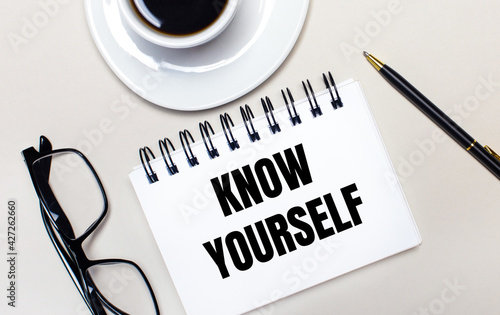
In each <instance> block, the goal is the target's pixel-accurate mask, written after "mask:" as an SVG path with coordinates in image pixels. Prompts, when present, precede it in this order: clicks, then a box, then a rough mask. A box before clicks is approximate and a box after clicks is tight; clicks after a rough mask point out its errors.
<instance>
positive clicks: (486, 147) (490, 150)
mask: <svg viewBox="0 0 500 315" xmlns="http://www.w3.org/2000/svg"><path fill="white" fill-rule="evenodd" d="M484 148H485V149H486V151H488V153H489V154H491V155H493V156H494V157H495V158H496V159H497V160H499V161H500V156H499V155H498V154H496V152H495V151H493V149H492V148H490V147H489V146H487V145H485V146H484Z"/></svg>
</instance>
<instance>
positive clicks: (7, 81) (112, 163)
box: [0, 0, 500, 315]
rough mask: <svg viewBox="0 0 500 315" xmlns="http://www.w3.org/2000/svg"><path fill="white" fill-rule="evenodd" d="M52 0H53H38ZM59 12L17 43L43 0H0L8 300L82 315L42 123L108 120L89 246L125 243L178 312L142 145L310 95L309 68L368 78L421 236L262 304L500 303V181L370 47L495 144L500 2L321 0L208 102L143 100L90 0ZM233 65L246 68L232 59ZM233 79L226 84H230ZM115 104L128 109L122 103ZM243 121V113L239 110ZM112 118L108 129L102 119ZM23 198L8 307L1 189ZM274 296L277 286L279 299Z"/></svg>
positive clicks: (57, 134)
mask: <svg viewBox="0 0 500 315" xmlns="http://www.w3.org/2000/svg"><path fill="white" fill-rule="evenodd" d="M41 1H42V2H43V1H49V0H41ZM57 3H59V6H58V11H57V13H56V14H53V16H51V17H50V19H49V20H48V22H47V23H46V25H44V26H43V27H40V28H38V30H37V32H36V34H34V35H33V36H32V37H31V38H25V41H23V43H22V44H19V45H15V44H13V43H12V41H11V40H9V38H12V36H15V35H22V28H23V25H24V24H25V23H26V19H27V20H28V21H29V20H32V19H33V17H35V16H36V14H39V12H41V11H42V9H41V6H40V4H39V2H38V1H15V0H3V1H1V3H0V16H1V17H0V33H1V39H0V46H1V47H0V73H1V75H0V104H1V107H0V108H1V109H0V110H1V113H0V126H1V127H0V128H1V129H0V131H1V133H0V134H1V135H2V137H3V141H2V150H1V154H0V165H1V169H0V174H1V178H0V313H2V314H4V313H8V314H88V312H87V311H86V310H85V308H84V305H83V303H82V300H81V298H80V296H79V294H78V293H77V290H76V289H75V288H74V285H73V283H72V282H71V280H70V278H69V277H68V275H67V273H66V271H65V270H64V268H63V267H62V264H61V263H60V261H59V258H58V256H57V255H56V253H55V251H54V249H53V248H52V245H51V243H50V241H49V239H48V237H47V235H46V233H45V231H44V229H43V227H42V224H41V219H40V214H39V208H38V200H37V198H36V196H35V193H34V190H33V188H32V184H31V181H30V179H29V176H28V173H27V170H26V167H25V166H24V162H23V160H22V157H21V155H20V152H21V150H22V149H24V148H26V147H29V146H32V145H37V143H38V137H39V135H40V134H44V135H46V136H47V137H49V139H50V140H51V141H52V143H53V145H54V147H56V148H59V147H76V146H78V145H81V144H82V142H83V141H86V140H87V135H88V134H89V133H91V132H92V131H95V130H97V129H98V128H101V129H104V132H103V136H102V139H99V141H94V143H92V147H91V149H90V150H89V151H90V153H89V154H88V158H89V159H90V160H91V161H92V163H93V165H94V167H95V168H96V170H97V172H98V173H99V176H100V177H101V180H102V181H103V183H104V185H105V188H106V191H107V193H108V197H109V201H110V212H109V216H108V218H107V219H106V221H105V223H104V225H103V226H102V227H101V228H100V232H99V233H98V235H97V236H96V237H95V238H94V239H93V243H92V245H91V248H90V249H89V251H90V253H89V256H91V257H93V258H100V257H123V258H128V259H132V260H134V261H136V262H137V263H139V264H140V265H141V266H142V267H143V269H144V270H145V272H146V273H147V274H148V275H149V276H150V278H151V281H152V284H153V287H154V289H155V291H156V293H157V296H158V297H159V303H160V306H161V310H162V313H163V314H184V311H183V308H182V305H181V302H180V300H179V298H178V296H177V294H176V292H175V288H174V287H173V285H172V283H171V280H170V278H169V275H168V272H167V270H166V268H165V267H164V265H163V262H162V259H161V257H160V254H159V252H158V250H157V248H156V247H155V245H154V242H153V239H152V236H151V234H150V232H149V230H148V226H147V223H146V221H145V218H144V216H143V214H142V211H141V209H140V206H139V203H138V201H137V198H136V196H135V193H134V192H133V189H132V186H131V184H130V182H129V179H128V173H129V171H130V170H131V169H132V167H134V166H135V165H137V164H138V163H139V158H138V154H137V150H138V148H139V147H141V146H144V145H149V146H151V147H155V148H156V142H157V139H158V138H161V137H165V136H168V137H170V138H171V139H173V140H174V143H175V144H176V145H177V146H179V145H180V143H179V141H178V140H177V133H178V131H179V130H182V129H184V128H188V129H190V130H192V131H193V134H194V135H196V138H197V139H198V138H200V137H199V135H198V133H197V132H196V133H195V131H196V130H197V128H198V122H200V121H203V120H205V119H208V120H209V121H211V122H212V123H213V125H214V126H216V129H217V131H219V130H220V126H219V125H218V123H217V122H218V114H219V113H221V112H225V111H227V112H228V113H230V114H231V115H232V116H233V117H236V118H238V117H239V111H238V107H239V106H240V105H244V104H246V103H248V104H249V105H251V106H253V107H254V111H257V112H259V113H260V111H259V110H258V109H259V108H260V104H259V98H260V97H262V96H265V95H267V96H269V97H270V98H271V99H273V100H275V101H274V103H275V106H277V105H278V106H283V104H282V102H281V96H280V94H279V91H280V89H281V88H283V87H286V86H288V87H290V88H291V89H292V90H293V91H294V94H296V95H300V97H302V90H301V86H300V81H301V80H303V79H306V78H309V79H310V80H311V83H312V84H313V85H314V86H315V87H316V90H320V89H322V87H323V83H322V81H321V77H320V74H321V73H322V72H325V71H328V70H331V71H332V72H333V73H334V75H335V78H336V80H337V81H338V82H340V81H343V80H346V79H348V78H351V77H352V78H354V79H356V80H360V81H361V83H362V85H363V87H364V90H365V93H366V96H367V98H368V100H369V103H370V105H371V109H372V111H373V114H374V116H375V119H376V121H377V123H378V125H379V128H380V131H381V133H382V136H383V138H384V141H385V144H386V146H387V150H388V152H389V154H390V156H391V159H392V161H393V164H394V166H395V168H396V170H397V172H398V175H399V178H400V180H401V182H402V186H403V189H404V191H405V194H406V196H407V199H408V202H409V204H410V206H411V208H412V210H413V214H414V216H415V220H416V222H417V224H418V226H419V229H420V232H421V234H422V238H423V244H422V245H421V246H420V247H418V248H416V249H412V250H410V251H407V252H405V253H402V254H399V255H396V256H394V257H390V258H388V259H385V260H383V261H381V262H378V263H376V264H373V265H370V266H367V267H365V268H362V269H360V270H357V271H354V272H352V273H350V274H348V275H345V276H342V277H340V278H337V279H335V280H331V281H328V282H326V283H324V284H322V285H319V286H317V287H314V288H312V289H309V290H307V291H305V292H302V293H299V294H296V295H294V296H291V297H288V298H286V299H283V300H280V301H278V302H275V303H273V304H270V305H269V306H267V307H264V308H262V309H260V310H256V311H255V312H252V314H255V315H257V314H262V315H267V314H272V315H285V314H334V313H335V314H498V313H499V311H500V299H499V298H498V296H499V294H500V287H499V285H498V283H499V280H500V263H499V261H500V232H499V231H500V230H499V227H500V207H499V205H500V194H499V191H500V182H499V180H498V179H496V178H495V177H494V176H493V175H491V174H490V173H489V172H488V171H487V170H485V169H484V168H483V167H482V166H481V165H480V164H478V163H477V162H476V161H475V160H474V159H473V158H472V157H470V156H468V154H467V153H466V152H465V151H464V150H463V149H461V148H460V147H459V146H458V145H456V144H455V143H454V142H453V141H452V140H451V139H449V138H448V137H447V136H444V135H442V134H441V133H439V129H438V128H437V127H436V126H435V125H434V124H432V122H430V121H429V120H428V119H427V118H426V117H425V116H424V115H423V114H421V113H420V112H419V111H418V110H417V109H416V108H415V107H414V106H413V105H411V104H410V103H408V102H407V101H406V100H405V99H404V98H403V97H402V96H400V95H399V94H398V93H397V92H396V91H395V90H393V89H392V88H391V87H390V86H389V85H388V84H387V83H386V82H385V81H384V80H383V79H382V78H381V77H380V76H379V75H378V74H377V73H376V72H375V71H374V70H373V69H372V67H371V66H370V65H369V64H368V63H367V62H366V61H365V59H364V58H363V56H362V54H361V51H362V50H367V51H369V52H371V53H373V54H374V55H376V56H377V57H379V58H380V59H382V60H383V61H385V62H387V63H388V64H390V65H391V66H392V67H393V68H395V69H396V70H397V71H399V72H400V73H401V74H403V75H404V76H405V77H406V78H407V79H408V80H410V81H411V82H412V83H413V84H414V85H415V86H417V87H418V88H419V89H420V90H421V91H422V92H423V93H424V94H426V95H427V96H428V97H429V98H430V99H431V100H433V101H434V102H435V103H436V104H437V105H438V106H440V108H441V109H443V110H444V111H445V112H447V113H449V114H450V115H451V116H453V117H454V118H455V119H456V121H457V122H458V123H459V124H460V125H461V126H463V127H464V129H465V130H468V131H469V132H470V133H471V134H472V135H474V136H475V137H477V139H478V140H480V141H481V142H483V143H484V144H489V145H491V146H492V147H493V148H498V149H497V150H498V151H500V124H499V123H498V119H499V117H500V107H499V104H500V59H499V56H500V54H499V51H500V42H499V38H500V19H499V18H498V17H499V12H500V2H498V1H493V0H480V1H430V0H422V1H411V0H372V1H346V0H336V1H330V0H312V1H311V3H310V9H309V13H308V16H307V20H306V23H305V26H304V29H303V31H302V34H301V36H300V38H299V40H298V42H297V44H296V46H295V48H294V49H293V51H292V52H291V54H290V56H289V57H288V59H287V60H286V61H285V62H284V63H283V65H282V66H281V67H280V68H279V69H278V71H277V72H276V73H275V74H274V75H273V76H271V77H270V78H269V79H268V80H267V81H266V82H264V84H262V85H261V86H260V87H258V88H257V89H255V90H254V91H252V92H251V93H249V94H247V95H246V96H244V97H242V98H241V99H238V100H236V101H234V102H232V103H230V104H227V105H224V106H221V107H219V108H215V109H213V110H207V111H202V112H191V113H184V112H178V111H172V110H166V109H163V108H160V107H158V106H155V105H153V104H150V103H148V102H145V101H143V100H142V99H140V98H139V97H138V96H136V95H135V94H133V93H132V92H131V91H130V90H129V89H127V88H126V87H125V85H123V84H122V83H121V81H120V80H119V79H118V78H117V77H115V75H114V74H113V73H112V72H111V70H110V69H109V68H108V67H107V65H106V63H105V62H104V60H103V59H102V57H101V56H100V54H99V52H98V51H97V49H96V47H95V45H94V43H93V41H92V38H91V36H90V33H89V30H88V27H87V22H86V17H85V14H84V7H83V4H82V2H80V1H62V0H61V1H59V2H57ZM236 75H237V74H236ZM222 88H224V87H221V89H222ZM116 104H120V106H123V105H125V104H129V105H130V106H129V107H128V108H129V109H130V111H128V112H124V111H123V112H117V111H116V107H115V106H118V105H116ZM238 121H239V118H238ZM103 127H104V128H103ZM9 198H14V199H16V200H17V201H18V206H19V208H18V216H17V223H18V230H17V251H18V264H17V276H18V282H17V284H18V287H17V307H16V308H15V309H13V308H10V307H7V302H8V301H7V299H6V297H5V296H6V295H7V290H6V289H7V283H8V281H7V280H8V279H7V267H8V266H7V263H6V260H7V255H6V254H7V249H6V231H7V201H8V200H9ZM277 298H278V296H276V295H273V294H271V295H270V296H269V300H271V301H272V300H276V299H277Z"/></svg>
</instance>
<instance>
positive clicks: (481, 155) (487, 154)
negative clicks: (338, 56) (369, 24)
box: [363, 51, 500, 179]
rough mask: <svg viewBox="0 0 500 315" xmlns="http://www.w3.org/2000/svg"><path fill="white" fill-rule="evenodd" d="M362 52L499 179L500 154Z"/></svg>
mask: <svg viewBox="0 0 500 315" xmlns="http://www.w3.org/2000/svg"><path fill="white" fill-rule="evenodd" d="M363 54H364V55H365V57H366V59H368V61H369V62H370V63H371V64H372V65H373V67H374V68H375V69H377V71H378V72H379V73H380V74H381V75H382V76H383V77H384V78H385V79H386V80H387V81H388V82H389V83H390V84H391V85H392V86H393V87H394V88H395V89H396V90H398V91H399V92H400V93H401V94H403V95H404V96H405V97H406V98H407V99H408V100H409V101H410V102H412V103H413V104H414V105H415V106H416V107H417V108H418V109H420V110H421V111H422V112H423V113H424V114H425V115H427V117H429V118H430V119H431V120H432V121H433V122H434V123H435V124H436V125H438V126H439V127H440V128H441V129H443V131H445V132H446V133H447V134H448V135H449V136H450V137H451V138H452V139H453V140H455V141H456V142H457V143H458V144H459V145H460V146H461V147H463V148H464V149H465V150H467V151H468V152H469V153H470V154H471V155H472V156H473V157H475V158H476V159H477V160H478V161H479V162H481V164H483V166H484V167H486V168H487V169H488V170H489V171H490V172H491V173H493V175H495V176H496V177H497V178H498V179H500V156H498V154H496V153H495V152H494V151H493V150H492V149H491V148H490V147H488V146H484V147H483V146H481V145H480V144H479V143H478V142H477V141H476V140H475V139H474V138H473V137H471V136H470V135H469V134H468V133H467V132H465V130H463V129H462V128H461V127H460V126H459V125H457V124H456V123H455V122H454V121H453V120H452V119H451V118H450V117H448V116H447V115H446V114H445V113H443V112H442V111H441V110H440V109H439V108H438V107H437V106H436V105H434V104H433V103H432V102H431V101H430V100H429V99H428V98H426V97H425V96H424V95H423V94H422V93H420V92H419V91H418V90H417V89H416V88H415V87H414V86H413V85H411V84H410V83H409V82H408V81H406V80H405V78H403V77H402V76H401V75H400V74H398V73H397V72H396V71H394V70H393V69H392V68H391V67H389V66H387V65H385V64H384V63H383V62H381V61H380V60H378V59H377V58H375V57H373V56H372V55H370V54H369V53H367V52H366V51H365V52H363Z"/></svg>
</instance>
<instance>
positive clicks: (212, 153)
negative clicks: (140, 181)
mask: <svg viewBox="0 0 500 315" xmlns="http://www.w3.org/2000/svg"><path fill="white" fill-rule="evenodd" d="M322 75H323V81H324V83H325V85H326V88H327V90H328V93H329V95H330V97H331V101H330V103H331V104H332V107H333V109H338V108H341V107H343V103H342V99H341V98H340V95H339V93H338V90H337V85H336V84H335V81H334V79H333V76H332V74H331V73H330V71H328V76H327V75H325V74H324V73H323V74H322ZM302 87H303V88H304V92H305V96H306V97H307V101H308V102H309V105H310V107H311V109H310V110H311V114H312V115H313V117H317V116H321V115H322V114H323V112H322V109H321V107H320V106H319V105H318V101H317V100H316V94H315V92H314V90H313V88H312V86H311V83H310V82H309V80H306V81H302ZM285 90H286V94H285V91H284V90H281V95H282V97H283V101H284V103H285V105H286V108H287V111H288V115H289V119H290V121H291V123H292V126H296V125H298V124H301V123H302V120H301V118H300V115H299V114H298V113H297V110H296V108H295V100H294V97H293V95H292V93H291V91H290V89H288V88H285ZM260 100H261V104H262V108H263V110H264V114H265V116H266V120H267V123H268V127H269V129H270V130H271V133H272V134H276V133H279V132H281V128H280V125H279V124H278V122H277V121H276V119H275V117H274V106H273V104H272V102H271V99H270V98H269V97H267V96H266V97H264V98H261V99H260ZM240 113H241V117H242V120H243V123H244V125H245V129H246V131H247V134H248V137H249V138H250V141H251V142H255V141H259V140H260V135H259V132H258V130H256V129H255V127H254V124H253V119H254V118H255V116H254V114H253V112H252V109H251V108H250V106H248V105H246V104H245V106H240ZM219 118H220V123H221V127H222V130H223V132H224V136H225V138H226V140H227V144H228V146H229V149H230V150H231V151H234V150H237V149H239V148H240V145H239V143H238V140H237V139H236V138H235V137H234V135H233V132H232V128H233V127H234V122H233V120H232V118H231V116H230V115H229V114H228V113H224V114H220V115H219ZM198 126H199V129H200V134H201V137H202V139H203V143H204V144H205V149H206V151H207V154H208V156H209V158H210V159H215V158H217V157H218V156H219V155H220V154H219V151H218V149H217V148H216V147H215V146H214V143H213V141H212V136H213V135H214V134H215V132H214V129H213V128H212V125H211V124H210V122H208V121H207V120H205V121H204V122H203V123H201V122H200V123H199V125H198ZM179 138H180V141H181V145H182V149H183V151H184V154H185V155H186V159H187V162H188V164H189V166H191V167H195V166H197V165H199V161H198V158H197V157H196V156H195V155H194V153H193V150H192V148H191V144H193V143H195V140H194V137H193V135H192V134H191V132H189V130H187V129H184V130H183V131H179ZM158 145H159V148H160V152H161V155H162V157H163V161H164V162H165V167H166V168H167V170H168V173H169V175H175V174H177V173H179V169H178V167H177V165H176V164H175V163H174V161H173V159H172V156H171V155H170V152H171V151H170V150H169V148H171V150H172V152H174V151H175V148H174V146H173V144H172V142H171V141H170V140H169V139H168V138H164V139H162V140H158ZM139 156H140V159H141V164H142V167H143V168H144V172H145V173H146V177H147V178H148V181H149V183H150V184H152V183H155V182H157V181H158V180H159V179H158V175H157V174H156V173H155V171H154V170H153V168H152V167H151V161H152V160H154V159H155V155H154V154H153V152H152V151H151V149H150V148H149V147H147V146H145V147H143V148H140V149H139Z"/></svg>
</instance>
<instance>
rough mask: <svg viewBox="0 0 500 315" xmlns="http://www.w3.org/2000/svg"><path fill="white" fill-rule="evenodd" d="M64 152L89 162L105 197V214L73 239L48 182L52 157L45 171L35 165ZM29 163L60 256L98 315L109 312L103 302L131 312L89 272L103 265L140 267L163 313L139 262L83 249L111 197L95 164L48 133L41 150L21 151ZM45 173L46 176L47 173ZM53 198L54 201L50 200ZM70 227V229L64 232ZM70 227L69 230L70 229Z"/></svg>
mask: <svg viewBox="0 0 500 315" xmlns="http://www.w3.org/2000/svg"><path fill="white" fill-rule="evenodd" d="M60 153H73V154H76V155H78V156H79V157H80V158H82V160H83V161H84V162H85V164H86V166H87V167H88V168H89V169H90V171H91V173H92V175H93V176H94V178H95V179H96V182H97V184H98V186H99V189H100V191H101V193H102V197H103V201H104V204H103V211H102V213H101V215H100V216H99V217H98V218H97V220H95V221H94V222H93V223H92V224H91V225H90V226H89V228H87V230H86V231H85V232H84V233H83V234H82V235H80V236H79V237H75V238H74V239H71V238H70V237H69V236H68V235H67V234H66V233H70V232H71V233H70V235H74V231H73V228H72V226H71V223H70V222H69V219H68V217H67V216H66V214H65V213H64V211H63V209H62V207H61V206H60V205H59V203H58V202H57V198H56V197H55V196H54V193H53V192H52V189H51V188H50V185H49V183H48V178H49V173H50V167H51V161H52V159H51V158H50V159H48V160H47V161H48V162H47V163H45V164H44V165H43V166H42V167H41V172H43V173H42V174H39V173H38V174H37V173H36V172H35V170H34V167H33V164H34V163H35V162H36V161H43V160H42V159H43V158H46V157H49V156H53V155H56V154H60ZM21 154H22V155H23V157H24V160H25V162H26V166H27V168H28V171H29V174H30V177H31V181H32V183H33V186H34V188H35V192H36V194H37V196H38V199H39V201H40V210H41V214H42V220H43V223H44V226H45V229H46V230H47V234H48V235H49V238H50V240H51V241H52V244H53V245H54V247H55V249H56V251H57V253H58V255H59V258H60V259H61V260H62V262H63V264H64V266H65V267H66V270H67V271H68V273H69V274H70V276H71V278H72V280H73V282H74V284H75V286H76V287H77V289H78V291H79V293H80V295H81V296H82V298H83V299H84V301H85V303H86V304H87V307H88V308H89V310H90V311H91V313H92V314H94V315H105V314H106V311H105V310H104V307H103V304H104V305H105V306H106V308H107V309H108V310H110V311H111V312H113V313H114V314H118V315H124V314H127V313H125V312H124V311H122V310H121V309H119V308H118V307H116V306H115V305H114V304H113V303H111V302H109V301H108V300H107V299H106V298H105V297H104V295H103V294H102V293H101V292H100V291H99V288H97V287H96V286H95V284H94V282H93V280H92V277H91V276H90V274H89V273H88V270H89V269H90V268H92V267H94V266H97V265H103V264H120V263H122V264H129V265H131V266H133V267H134V268H136V270H137V271H138V272H139V273H140V275H141V276H142V279H143V280H144V283H145V284H146V285H147V288H148V290H149V293H150V296H151V299H152V301H153V304H154V307H155V310H156V314H158V315H159V314H160V311H159V307H158V302H157V299H156V296H155V294H154V291H153V289H152V287H151V284H150V283H149V280H148V279H147V277H146V274H145V273H144V271H143V270H142V269H141V268H140V267H139V265H137V264H136V263H135V262H133V261H131V260H125V259H119V258H115V259H98V260H91V259H89V258H88V257H87V255H86V254H85V251H84V250H83V246H82V244H83V242H84V241H85V240H86V239H87V238H88V237H89V236H90V235H91V234H92V233H93V232H94V231H95V230H96V229H97V227H98V226H99V224H100V223H101V222H102V221H103V220H104V218H105V216H106V214H107V212H108V199H107V196H106V192H105V190H104V187H103V185H102V182H101V180H100V179H99V176H98V175H97V172H96V171H95V169H94V167H93V166H92V164H91V163H90V161H89V160H88V159H87V157H86V156H85V155H84V154H83V153H82V152H80V151H78V150H76V149H72V148H64V149H56V150H53V149H52V145H51V143H50V141H49V140H48V139H47V138H46V137H45V136H43V135H42V136H40V150H39V151H37V150H36V149H35V148H34V147H29V148H27V149H25V150H23V151H22V152H21ZM44 175H45V176H44ZM41 176H44V177H45V179H47V185H46V187H41V186H40V182H39V180H37V178H39V177H41ZM49 201H50V202H49ZM50 212H52V213H55V214H57V219H54V217H53V216H52V215H51V214H50ZM63 229H66V231H63ZM68 229H69V230H68ZM56 233H57V235H58V236H59V238H60V240H61V241H62V244H61V242H60V241H59V240H58V238H57V236H56Z"/></svg>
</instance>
